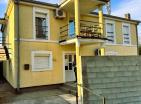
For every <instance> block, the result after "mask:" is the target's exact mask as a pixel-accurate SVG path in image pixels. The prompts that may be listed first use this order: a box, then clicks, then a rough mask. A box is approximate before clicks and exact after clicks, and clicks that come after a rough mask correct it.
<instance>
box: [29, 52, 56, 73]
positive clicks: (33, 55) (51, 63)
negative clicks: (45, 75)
mask: <svg viewBox="0 0 141 104" xmlns="http://www.w3.org/2000/svg"><path fill="white" fill-rule="evenodd" d="M35 54H47V55H50V60H49V61H50V67H49V68H48V69H39V70H37V69H36V70H35V68H34V57H35ZM31 63H32V71H35V72H38V71H49V70H52V69H53V58H52V51H32V52H31Z"/></svg>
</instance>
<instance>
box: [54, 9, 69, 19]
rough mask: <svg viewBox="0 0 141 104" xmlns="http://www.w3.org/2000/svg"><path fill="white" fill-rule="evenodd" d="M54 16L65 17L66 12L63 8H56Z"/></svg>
mask: <svg viewBox="0 0 141 104" xmlns="http://www.w3.org/2000/svg"><path fill="white" fill-rule="evenodd" d="M55 17H56V18H58V19H63V18H65V17H66V13H65V12H64V11H63V10H60V9H56V12H55Z"/></svg>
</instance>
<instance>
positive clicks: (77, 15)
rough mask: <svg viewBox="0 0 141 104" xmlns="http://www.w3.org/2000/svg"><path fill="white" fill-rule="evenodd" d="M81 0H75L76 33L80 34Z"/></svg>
mask: <svg viewBox="0 0 141 104" xmlns="http://www.w3.org/2000/svg"><path fill="white" fill-rule="evenodd" d="M79 2H80V1H79V0H74V7H75V35H76V36H77V35H80V6H79V5H80V4H79Z"/></svg>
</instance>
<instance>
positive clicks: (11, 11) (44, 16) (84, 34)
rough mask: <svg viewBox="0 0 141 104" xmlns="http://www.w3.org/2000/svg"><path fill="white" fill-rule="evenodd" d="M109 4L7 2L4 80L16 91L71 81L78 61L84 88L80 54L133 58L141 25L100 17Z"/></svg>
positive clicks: (101, 0) (96, 0) (87, 0)
mask: <svg viewBox="0 0 141 104" xmlns="http://www.w3.org/2000/svg"><path fill="white" fill-rule="evenodd" d="M107 2H108V0H64V1H63V2H61V4H60V5H58V4H50V3H45V2H40V1H35V0H9V3H8V5H7V10H6V14H5V21H6V22H5V23H4V24H3V25H2V28H1V30H2V32H3V37H4V38H5V41H3V42H4V43H3V45H4V46H7V47H8V48H9V53H10V54H9V56H10V58H9V60H7V61H4V62H3V64H4V68H3V69H4V76H5V78H6V80H7V81H8V82H9V83H10V84H11V86H12V87H13V88H15V89H17V90H19V89H20V88H26V87H33V86H42V85H53V84H61V83H66V82H69V81H75V79H76V78H75V73H74V65H73V64H74V63H76V66H77V78H78V84H82V72H81V66H82V65H81V56H95V55H104V56H105V55H119V56H123V55H137V54H138V52H137V38H138V36H137V25H138V24H139V21H137V20H132V19H131V18H129V17H130V16H128V17H127V18H121V17H116V16H111V15H104V14H103V11H102V7H103V6H104V5H105V4H106V3H107ZM95 9H98V13H94V12H92V11H93V10H95ZM5 43H10V44H9V45H7V44H5Z"/></svg>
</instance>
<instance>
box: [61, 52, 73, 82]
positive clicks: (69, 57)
mask: <svg viewBox="0 0 141 104" xmlns="http://www.w3.org/2000/svg"><path fill="white" fill-rule="evenodd" d="M75 57H76V56H75V54H70V53H68V54H65V57H64V58H65V80H66V82H71V81H75V72H74V66H73V64H74V62H75V61H76V60H75Z"/></svg>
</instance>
